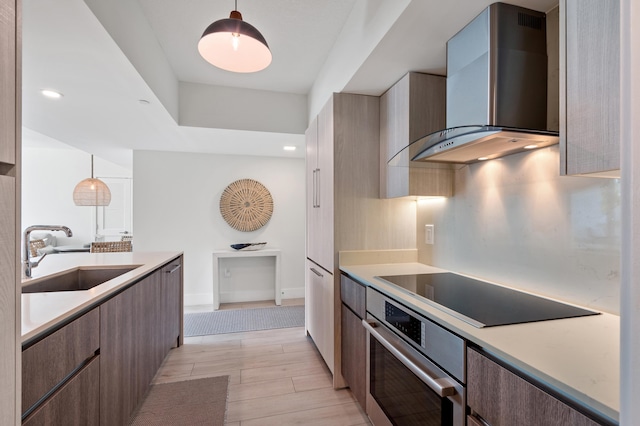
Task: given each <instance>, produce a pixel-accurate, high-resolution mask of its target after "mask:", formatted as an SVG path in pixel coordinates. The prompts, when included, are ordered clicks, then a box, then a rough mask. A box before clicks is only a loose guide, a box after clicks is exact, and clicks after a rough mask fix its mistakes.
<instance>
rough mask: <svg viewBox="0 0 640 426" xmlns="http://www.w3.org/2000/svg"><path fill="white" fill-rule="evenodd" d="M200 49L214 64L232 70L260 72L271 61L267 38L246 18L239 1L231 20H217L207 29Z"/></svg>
mask: <svg viewBox="0 0 640 426" xmlns="http://www.w3.org/2000/svg"><path fill="white" fill-rule="evenodd" d="M198 52H200V55H201V56H202V57H203V58H204V59H205V60H206V61H207V62H209V63H210V64H212V65H214V66H216V67H218V68H221V69H223V70H226V71H231V72H240V73H248V72H256V71H260V70H263V69H265V68H266V67H268V66H269V64H270V63H271V51H270V50H269V45H267V41H266V40H265V39H264V37H263V36H262V34H260V31H258V30H257V29H256V28H255V27H254V26H253V25H251V24H249V23H248V22H245V21H243V20H242V14H241V13H240V12H238V0H236V2H235V9H234V10H232V11H231V14H230V15H229V19H220V20H218V21H215V22H214V23H213V24H211V25H209V26H208V27H207V29H206V30H204V33H203V34H202V37H201V38H200V41H199V42H198Z"/></svg>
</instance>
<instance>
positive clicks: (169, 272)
mask: <svg viewBox="0 0 640 426" xmlns="http://www.w3.org/2000/svg"><path fill="white" fill-rule="evenodd" d="M180 266H182V265H176V266H174V267H173V268H172V269H171V270H170V271H167V274H173V273H174V272H175V271H177V270H178V269H180Z"/></svg>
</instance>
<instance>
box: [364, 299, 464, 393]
mask: <svg viewBox="0 0 640 426" xmlns="http://www.w3.org/2000/svg"><path fill="white" fill-rule="evenodd" d="M367 313H368V314H370V315H371V316H372V317H373V318H375V319H376V320H378V321H379V322H380V323H381V325H384V326H386V327H388V328H389V329H390V330H391V331H393V332H395V333H396V334H397V335H398V336H399V337H400V338H402V339H404V340H405V341H406V342H407V343H409V344H410V345H412V346H413V347H414V348H415V349H417V350H418V351H420V352H421V353H423V354H424V355H426V356H427V357H428V358H429V359H431V360H432V361H433V362H435V363H436V364H438V365H439V366H440V367H442V368H443V369H444V370H446V371H447V372H448V373H449V374H450V375H452V376H453V377H455V378H456V379H457V380H458V381H459V382H460V383H464V381H465V376H466V374H465V366H466V364H465V353H466V342H465V341H464V339H462V338H461V337H459V336H457V335H455V334H454V333H452V332H451V331H449V330H447V329H446V328H444V327H442V326H440V325H438V324H436V323H435V322H433V321H432V320H430V319H428V318H426V317H425V316H424V315H421V314H420V313H418V312H415V311H414V310H413V309H411V308H409V307H408V306H406V305H404V304H403V303H402V302H401V301H400V300H396V299H392V298H391V297H389V296H387V295H385V294H382V293H380V292H379V291H377V290H375V289H373V288H371V287H367Z"/></svg>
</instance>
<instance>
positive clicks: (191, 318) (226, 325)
mask: <svg viewBox="0 0 640 426" xmlns="http://www.w3.org/2000/svg"><path fill="white" fill-rule="evenodd" d="M302 326H304V306H303V305H300V306H276V307H272V308H254V309H234V310H222V311H214V312H197V313H191V314H185V316H184V336H185V337H192V336H206V335H209V334H224V333H239V332H243V331H256V330H269V329H272V328H289V327H302Z"/></svg>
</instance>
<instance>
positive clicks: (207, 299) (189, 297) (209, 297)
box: [184, 293, 213, 306]
mask: <svg viewBox="0 0 640 426" xmlns="http://www.w3.org/2000/svg"><path fill="white" fill-rule="evenodd" d="M184 305H185V306H200V305H212V306H213V293H185V294H184Z"/></svg>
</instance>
